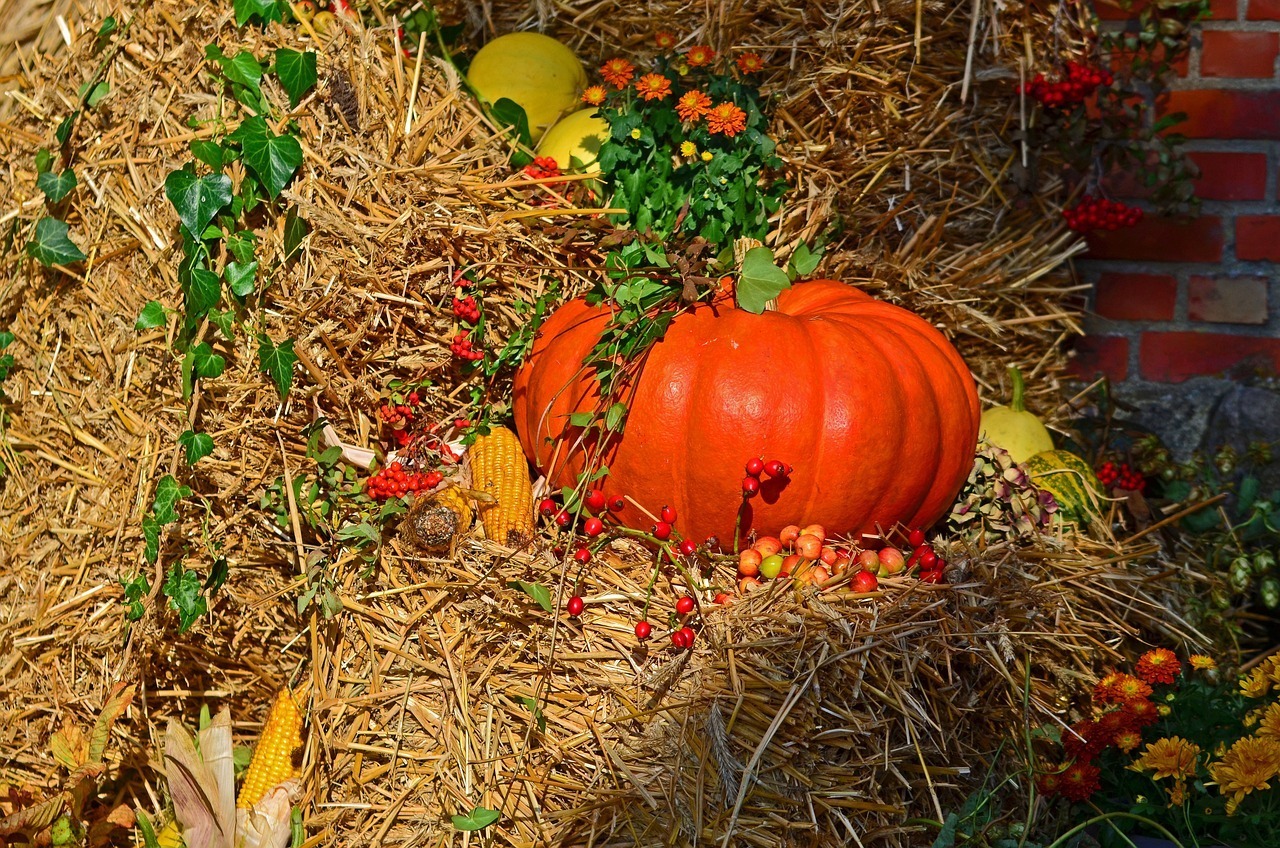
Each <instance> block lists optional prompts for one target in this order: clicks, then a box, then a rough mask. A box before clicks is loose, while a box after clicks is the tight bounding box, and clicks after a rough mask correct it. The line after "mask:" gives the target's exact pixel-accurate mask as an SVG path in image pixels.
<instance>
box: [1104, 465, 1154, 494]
mask: <svg viewBox="0 0 1280 848" xmlns="http://www.w3.org/2000/svg"><path fill="white" fill-rule="evenodd" d="M1098 481H1099V482H1101V483H1102V485H1103V486H1105V487H1106V488H1107V490H1108V491H1109V490H1111V489H1124V490H1125V491H1127V492H1143V491H1146V488H1147V479H1146V478H1145V477H1143V476H1142V475H1141V474H1140V473H1138V471H1137V470H1135V469H1134V468H1132V467H1131V466H1130V465H1129V463H1127V462H1120V463H1115V462H1111V461H1107V462H1104V463H1102V467H1101V468H1099V469H1098Z"/></svg>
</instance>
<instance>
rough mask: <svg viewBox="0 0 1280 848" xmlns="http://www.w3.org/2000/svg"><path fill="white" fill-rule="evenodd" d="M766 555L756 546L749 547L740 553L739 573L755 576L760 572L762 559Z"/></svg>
mask: <svg viewBox="0 0 1280 848" xmlns="http://www.w3.org/2000/svg"><path fill="white" fill-rule="evenodd" d="M763 559H764V557H763V556H761V555H760V551H758V550H756V549H755V548H747V549H746V550H744V551H742V553H740V554H738V573H739V574H741V575H742V576H744V577H755V576H756V575H757V574H759V573H760V561H761V560H763Z"/></svg>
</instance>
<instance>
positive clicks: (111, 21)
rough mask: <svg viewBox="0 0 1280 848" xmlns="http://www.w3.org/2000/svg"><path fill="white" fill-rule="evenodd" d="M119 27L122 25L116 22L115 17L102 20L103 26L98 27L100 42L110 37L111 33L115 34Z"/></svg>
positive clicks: (109, 16)
mask: <svg viewBox="0 0 1280 848" xmlns="http://www.w3.org/2000/svg"><path fill="white" fill-rule="evenodd" d="M119 26H120V24H119V22H118V21H116V19H115V16H114V15H107V16H106V17H105V18H103V19H102V24H101V25H100V26H99V27H98V38H99V40H103V39H106V38H108V37H110V35H111V33H113V32H115V31H116V29H117V28H118V27H119Z"/></svg>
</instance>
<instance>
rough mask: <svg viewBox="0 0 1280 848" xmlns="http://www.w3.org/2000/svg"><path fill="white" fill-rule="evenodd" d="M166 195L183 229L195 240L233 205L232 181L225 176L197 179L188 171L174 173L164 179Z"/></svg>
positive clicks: (206, 176)
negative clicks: (221, 213) (228, 206)
mask: <svg viewBox="0 0 1280 848" xmlns="http://www.w3.org/2000/svg"><path fill="white" fill-rule="evenodd" d="M164 195H165V197H167V198H169V202H170V203H172V204H173V208H174V209H176V210H177V211H178V220H179V221H181V222H182V226H184V227H186V228H187V232H188V233H190V234H191V236H192V237H193V238H194V237H195V236H197V235H199V234H200V233H203V232H204V229H205V227H207V226H209V222H210V221H212V220H213V219H214V216H215V215H217V214H218V212H219V211H220V210H221V209H222V207H224V206H226V205H227V204H228V203H230V202H231V178H230V177H228V176H227V175H226V174H205V175H204V176H203V177H197V176H196V175H195V174H194V173H192V172H191V171H188V170H185V169H184V170H181V171H171V172H170V173H169V176H167V177H165V180H164Z"/></svg>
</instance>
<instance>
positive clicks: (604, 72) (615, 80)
mask: <svg viewBox="0 0 1280 848" xmlns="http://www.w3.org/2000/svg"><path fill="white" fill-rule="evenodd" d="M635 73H636V66H635V65H633V64H631V63H630V62H628V61H627V60H626V59H623V58H621V57H614V58H612V59H610V60H609V61H607V62H605V63H604V64H603V65H601V66H600V76H602V77H604V81H605V82H607V83H609V85H611V86H613V87H614V88H626V87H627V85H628V83H630V82H631V78H632V77H633V76H635Z"/></svg>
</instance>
